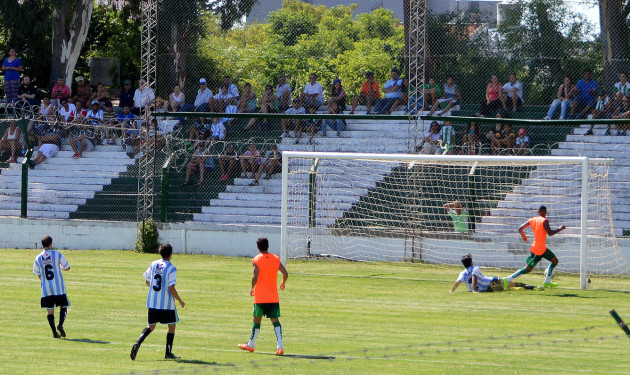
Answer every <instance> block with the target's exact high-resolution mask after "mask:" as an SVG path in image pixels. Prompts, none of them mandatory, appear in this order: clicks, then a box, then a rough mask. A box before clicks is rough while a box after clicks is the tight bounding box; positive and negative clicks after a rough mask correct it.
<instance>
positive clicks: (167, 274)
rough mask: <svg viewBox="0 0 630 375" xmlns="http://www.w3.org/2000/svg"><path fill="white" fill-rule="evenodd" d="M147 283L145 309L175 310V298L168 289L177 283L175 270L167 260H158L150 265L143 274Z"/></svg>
mask: <svg viewBox="0 0 630 375" xmlns="http://www.w3.org/2000/svg"><path fill="white" fill-rule="evenodd" d="M144 278H145V279H146V280H147V281H148V282H149V295H148V296H147V307H148V308H150V309H159V310H175V298H174V297H173V295H172V294H171V291H170V290H169V287H170V286H171V285H175V283H176V282H177V268H175V266H174V265H172V264H171V262H169V261H168V260H164V259H159V260H156V261H155V262H153V263H151V266H149V268H147V270H146V271H145V272H144Z"/></svg>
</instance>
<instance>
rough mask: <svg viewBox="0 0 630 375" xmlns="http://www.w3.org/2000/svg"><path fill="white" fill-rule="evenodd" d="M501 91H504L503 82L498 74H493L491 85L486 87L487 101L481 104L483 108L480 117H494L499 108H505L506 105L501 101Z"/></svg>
mask: <svg viewBox="0 0 630 375" xmlns="http://www.w3.org/2000/svg"><path fill="white" fill-rule="evenodd" d="M501 90H503V86H502V85H501V82H499V77H498V76H497V75H496V74H493V75H492V76H491V77H490V83H488V86H487V87H486V100H485V101H484V102H483V103H481V107H480V110H479V113H478V115H479V116H483V117H490V116H492V115H493V114H494V113H495V112H496V111H497V110H498V109H499V108H501V107H503V109H506V108H505V104H504V103H502V101H501V98H502V96H501Z"/></svg>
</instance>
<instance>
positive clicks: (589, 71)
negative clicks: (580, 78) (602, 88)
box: [584, 68, 593, 73]
mask: <svg viewBox="0 0 630 375" xmlns="http://www.w3.org/2000/svg"><path fill="white" fill-rule="evenodd" d="M584 73H593V71H592V70H591V69H588V68H587V69H584Z"/></svg>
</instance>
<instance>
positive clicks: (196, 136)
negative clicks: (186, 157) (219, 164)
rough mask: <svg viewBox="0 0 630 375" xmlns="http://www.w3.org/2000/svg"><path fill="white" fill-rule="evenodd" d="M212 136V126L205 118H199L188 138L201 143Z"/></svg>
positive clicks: (191, 128)
mask: <svg viewBox="0 0 630 375" xmlns="http://www.w3.org/2000/svg"><path fill="white" fill-rule="evenodd" d="M209 136H210V126H209V124H208V122H207V121H206V119H205V117H199V118H198V119H197V121H195V124H194V125H193V126H191V127H190V130H189V131H188V138H189V139H191V140H196V141H201V140H204V139H207V138H208V137H209Z"/></svg>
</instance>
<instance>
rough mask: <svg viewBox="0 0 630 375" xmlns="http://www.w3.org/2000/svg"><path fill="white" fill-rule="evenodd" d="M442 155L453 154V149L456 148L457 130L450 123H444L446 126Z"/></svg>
mask: <svg viewBox="0 0 630 375" xmlns="http://www.w3.org/2000/svg"><path fill="white" fill-rule="evenodd" d="M441 131H442V144H441V148H442V154H444V155H446V154H450V153H452V152H453V148H454V146H455V134H457V133H456V132H455V129H454V128H453V124H452V123H451V122H450V121H444V125H443V126H442V129H441Z"/></svg>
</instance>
